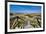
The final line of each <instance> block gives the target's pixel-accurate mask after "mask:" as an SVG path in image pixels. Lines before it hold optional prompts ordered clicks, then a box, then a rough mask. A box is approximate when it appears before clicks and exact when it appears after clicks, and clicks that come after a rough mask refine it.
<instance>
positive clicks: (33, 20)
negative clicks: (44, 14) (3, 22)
mask: <svg viewBox="0 0 46 34" xmlns="http://www.w3.org/2000/svg"><path fill="white" fill-rule="evenodd" d="M16 15H17V14H16ZM26 16H28V18H26ZM18 17H19V18H18V20H16V19H17V18H16V16H15V17H13V18H11V19H10V28H11V29H15V28H16V27H17V28H20V29H23V28H24V27H25V26H24V25H25V23H26V22H28V20H29V21H30V25H32V26H33V28H39V27H41V15H39V14H37V15H34V14H26V15H22V16H18ZM39 17H40V18H39ZM14 21H15V22H14ZM14 23H15V24H14ZM13 24H14V25H13ZM30 27H31V26H30Z"/></svg>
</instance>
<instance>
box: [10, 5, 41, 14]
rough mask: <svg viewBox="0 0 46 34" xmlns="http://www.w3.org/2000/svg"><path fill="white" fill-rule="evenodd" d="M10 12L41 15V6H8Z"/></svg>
mask: <svg viewBox="0 0 46 34" xmlns="http://www.w3.org/2000/svg"><path fill="white" fill-rule="evenodd" d="M10 12H12V13H25V14H30V13H41V6H32V5H10Z"/></svg>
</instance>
